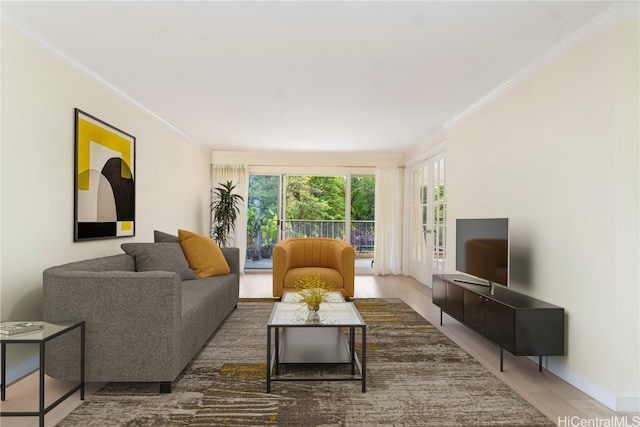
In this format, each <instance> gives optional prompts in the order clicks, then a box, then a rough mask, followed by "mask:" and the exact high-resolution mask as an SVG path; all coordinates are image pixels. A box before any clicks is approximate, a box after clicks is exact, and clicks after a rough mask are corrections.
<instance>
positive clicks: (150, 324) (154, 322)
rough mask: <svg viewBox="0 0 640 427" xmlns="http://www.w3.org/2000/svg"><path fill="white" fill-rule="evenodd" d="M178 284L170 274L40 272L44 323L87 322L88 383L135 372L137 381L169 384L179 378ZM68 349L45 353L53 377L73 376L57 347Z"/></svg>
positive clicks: (70, 365)
mask: <svg viewBox="0 0 640 427" xmlns="http://www.w3.org/2000/svg"><path fill="white" fill-rule="evenodd" d="M181 283H182V282H181V280H180V275H179V274H177V273H172V272H163V271H151V272H129V271H108V272H92V271H69V270H65V269H64V268H59V267H54V268H50V269H47V270H45V271H44V273H43V319H44V320H45V321H49V322H71V321H80V320H84V321H85V322H86V351H85V354H86V372H87V381H118V380H120V378H126V380H127V381H131V376H132V375H131V374H132V373H134V372H135V377H136V380H137V381H158V379H159V378H165V377H166V380H167V381H171V380H172V379H173V378H175V376H176V375H177V374H178V373H179V371H178V372H176V370H177V369H179V367H178V359H179V355H178V349H179V338H180V330H181V321H182V320H181V319H182V287H181ZM61 338H63V337H61ZM56 341H58V340H54V341H52V342H51V344H53V343H54V342H56ZM60 341H62V340H60ZM114 344H116V345H114ZM68 345H73V344H71V343H66V344H65V343H63V342H61V344H60V346H58V347H56V346H54V345H51V347H52V348H51V349H48V350H47V357H48V358H53V360H54V361H55V363H49V362H47V366H48V367H49V369H47V372H48V373H49V372H50V371H51V370H53V369H55V371H54V372H51V374H52V375H53V376H56V377H59V378H63V379H67V378H69V379H72V378H73V377H74V376H75V375H76V373H77V362H74V361H73V360H69V357H68V356H69V351H68V350H67V351H64V348H60V347H67V346H68ZM67 348H68V347H67ZM48 360H50V359H48ZM74 363H76V364H75V365H74Z"/></svg>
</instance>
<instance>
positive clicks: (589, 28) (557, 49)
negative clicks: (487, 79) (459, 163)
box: [443, 2, 638, 129]
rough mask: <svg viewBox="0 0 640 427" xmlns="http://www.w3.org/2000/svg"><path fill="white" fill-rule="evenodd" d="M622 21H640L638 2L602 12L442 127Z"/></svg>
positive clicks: (450, 124) (461, 118) (487, 102)
mask: <svg viewBox="0 0 640 427" xmlns="http://www.w3.org/2000/svg"><path fill="white" fill-rule="evenodd" d="M621 21H638V4H637V3H635V2H624V3H621V4H615V5H613V6H611V7H609V8H608V9H607V10H605V11H604V12H602V13H601V14H600V15H598V16H596V17H595V18H593V19H592V20H591V21H589V22H588V23H586V24H585V25H583V26H582V27H580V28H579V29H578V30H576V31H575V32H574V33H573V34H571V35H570V36H569V37H567V38H566V39H564V40H563V41H561V42H560V43H558V44H557V45H555V46H554V47H552V48H551V49H549V50H548V51H547V52H546V53H544V54H543V55H542V56H540V57H539V58H538V59H537V60H535V61H534V62H532V63H531V64H529V65H528V66H527V67H525V68H524V69H523V70H521V71H520V72H519V73H517V74H516V75H515V76H513V77H512V78H510V79H509V80H507V81H505V82H504V83H502V84H501V85H500V86H498V87H496V88H495V89H494V90H493V91H491V92H489V93H488V94H487V95H485V96H484V97H482V98H481V99H479V100H478V101H476V102H475V103H474V104H472V105H471V106H469V107H468V108H466V109H465V110H463V111H462V112H460V113H459V114H458V115H456V116H454V117H453V118H452V119H450V120H448V121H446V122H445V123H444V124H443V127H444V128H445V129H448V128H449V127H451V126H453V125H455V124H456V123H458V122H460V121H461V120H463V119H465V118H466V117H468V116H470V115H471V114H473V113H474V112H476V111H478V110H480V109H481V108H482V107H484V106H485V105H487V104H489V103H490V102H491V101H493V100H494V99H496V98H497V97H499V96H500V95H502V94H503V93H505V92H507V91H508V90H509V89H511V88H513V87H515V86H516V85H518V84H520V83H521V82H523V81H524V80H526V79H527V78H529V77H531V76H532V75H534V74H535V73H537V72H538V71H540V70H541V69H542V68H543V67H544V66H546V65H547V64H549V63H551V62H553V61H555V60H556V59H558V58H560V57H562V56H563V55H564V54H566V53H567V52H569V51H570V50H572V49H574V48H576V47H578V46H580V45H581V44H583V43H584V42H585V41H587V40H588V39H590V38H591V37H593V36H595V35H596V34H598V33H599V32H601V31H602V30H604V29H605V28H607V27H608V26H610V25H612V24H614V23H615V22H621Z"/></svg>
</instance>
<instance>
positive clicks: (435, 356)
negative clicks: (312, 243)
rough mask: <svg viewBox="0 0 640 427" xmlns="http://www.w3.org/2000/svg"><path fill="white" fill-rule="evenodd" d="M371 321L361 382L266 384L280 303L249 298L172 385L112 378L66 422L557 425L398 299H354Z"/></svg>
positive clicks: (297, 424)
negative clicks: (271, 328)
mask: <svg viewBox="0 0 640 427" xmlns="http://www.w3.org/2000/svg"><path fill="white" fill-rule="evenodd" d="M354 302H355V303H356V305H357V307H358V310H359V311H360V314H361V315H362V317H363V319H364V320H365V321H366V322H367V344H368V345H367V392H366V393H361V391H360V387H361V385H360V383H359V382H323V381H318V382H316V381H313V382H275V383H272V389H271V391H272V392H271V393H270V394H268V393H266V385H265V375H266V365H265V358H266V323H267V321H268V319H269V315H270V313H271V310H272V307H273V304H272V303H269V302H258V301H241V302H240V304H239V305H238V309H237V310H235V311H234V312H233V313H232V314H231V315H230V316H229V318H227V320H226V321H225V323H224V324H223V325H222V326H221V327H220V328H219V329H218V331H217V332H216V333H215V334H214V335H213V337H212V338H211V340H210V341H209V343H208V344H207V345H206V346H205V347H204V348H203V349H202V351H201V352H200V354H199V355H198V356H197V357H196V358H195V359H194V360H193V361H192V362H191V363H190V364H189V365H188V366H187V367H186V368H185V370H184V372H183V374H182V376H181V378H179V380H177V381H176V382H175V383H174V384H173V392H172V393H171V394H158V392H157V390H158V388H157V385H155V384H154V385H150V384H130V383H110V384H107V385H105V386H104V387H103V388H102V389H101V390H99V391H98V392H97V393H96V394H94V395H93V396H90V397H88V398H87V400H86V401H85V402H83V403H82V405H80V406H79V407H78V408H76V409H75V410H74V411H73V412H72V413H71V414H69V415H68V416H67V417H66V418H65V419H64V420H63V421H62V422H61V423H60V424H58V425H59V426H62V427H64V426H83V427H84V426H187V425H188V426H194V425H202V426H218V425H229V426H248V425H254V426H260V425H281V426H382V425H404V426H438V427H442V426H512V427H516V426H553V425H554V423H552V422H551V420H549V419H548V418H546V417H545V416H544V415H543V414H541V413H540V412H539V411H538V410H536V409H535V408H534V407H533V406H531V405H530V404H529V403H527V402H526V401H525V400H524V399H522V398H521V397H520V396H518V395H517V394H516V393H515V392H514V391H513V390H511V389H510V388H509V387H508V386H507V385H505V384H504V383H502V382H501V381H500V380H499V379H497V378H496V377H495V376H494V375H493V374H491V373H490V372H489V371H488V370H487V369H485V368H484V367H483V366H482V365H480V363H478V362H477V361H475V360H474V359H473V358H472V357H471V356H469V355H468V354H467V353H465V352H464V351H463V350H462V349H460V347H458V346H457V345H456V344H455V343H453V342H452V341H451V340H450V339H449V338H447V337H446V336H445V335H444V334H442V333H441V332H440V331H438V330H437V329H436V328H435V327H434V326H432V325H431V324H430V323H429V322H427V321H426V320H424V319H423V318H422V317H421V316H420V315H419V314H417V313H416V312H415V311H413V310H412V309H411V308H410V307H409V306H408V305H406V304H405V303H404V302H402V300H399V299H355V300H354Z"/></svg>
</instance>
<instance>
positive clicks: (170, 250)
mask: <svg viewBox="0 0 640 427" xmlns="http://www.w3.org/2000/svg"><path fill="white" fill-rule="evenodd" d="M120 247H121V248H122V250H123V251H125V252H126V253H127V254H129V255H131V256H132V257H133V259H134V260H135V263H136V271H172V272H174V273H178V274H179V275H180V277H181V278H182V280H192V279H197V278H198V277H197V276H196V275H195V274H194V272H193V270H191V269H190V268H189V263H188V262H187V259H186V258H185V256H184V252H182V246H180V243H123V244H122V245H120Z"/></svg>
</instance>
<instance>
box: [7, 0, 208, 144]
mask: <svg viewBox="0 0 640 427" xmlns="http://www.w3.org/2000/svg"><path fill="white" fill-rule="evenodd" d="M1 21H2V25H7V26H8V27H10V28H12V29H14V30H15V31H16V32H17V33H18V34H20V35H21V36H22V37H24V38H25V39H27V40H28V41H30V42H31V43H33V44H34V45H36V46H37V47H39V48H40V49H42V50H44V51H45V52H46V53H48V54H49V55H51V56H53V57H54V58H57V59H59V60H60V61H62V62H63V63H65V64H67V65H68V66H70V67H71V68H75V69H76V70H78V71H80V72H81V73H82V74H85V75H87V76H88V77H89V78H91V79H93V80H95V81H96V82H97V83H98V84H99V85H101V86H102V87H104V88H105V89H107V90H108V91H109V92H111V93H113V94H115V95H116V96H118V97H120V98H122V99H123V100H124V101H126V102H128V103H129V104H131V105H133V106H134V107H135V108H137V109H138V110H140V111H142V112H143V113H145V114H147V115H148V116H150V117H152V118H153V119H154V120H156V121H158V122H159V123H160V124H162V125H164V126H166V127H168V128H169V129H171V130H172V131H174V132H175V133H177V134H178V135H180V136H181V137H182V138H185V139H186V140H187V141H189V142H190V143H192V144H194V145H196V146H197V147H199V148H201V149H203V150H205V151H207V152H210V151H211V149H210V148H209V147H206V146H205V145H203V144H201V143H200V142H198V141H196V140H195V139H194V138H193V137H191V136H190V135H188V134H187V133H185V132H183V131H182V130H180V129H178V128H177V127H175V126H174V125H172V124H171V123H169V122H168V121H166V120H165V119H163V118H162V117H160V116H158V115H157V114H155V113H154V112H153V111H151V110H149V109H148V108H147V107H145V106H144V105H142V104H141V103H139V102H138V101H136V100H135V99H134V98H132V97H131V96H129V95H128V94H127V93H125V92H124V91H122V90H121V89H119V88H118V87H116V86H114V85H113V84H112V83H111V82H109V81H108V80H107V79H106V78H104V77H103V76H102V75H100V74H99V73H97V72H96V71H94V70H93V69H91V68H90V67H87V66H86V65H84V64H83V63H81V62H80V61H78V60H77V59H75V58H74V57H73V56H71V55H70V54H68V53H67V52H65V51H63V50H62V49H59V48H57V47H55V46H54V45H52V44H51V43H50V42H49V41H48V40H46V39H45V38H44V37H42V36H41V35H40V34H38V33H37V32H35V31H33V30H32V29H31V28H29V27H28V26H26V25H25V24H24V23H22V22H21V21H20V20H19V19H17V18H16V17H15V16H13V15H11V14H10V13H8V12H6V11H4V10H3V11H2V17H1Z"/></svg>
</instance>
